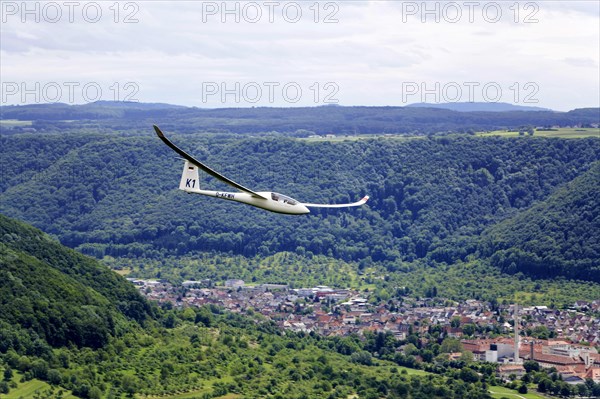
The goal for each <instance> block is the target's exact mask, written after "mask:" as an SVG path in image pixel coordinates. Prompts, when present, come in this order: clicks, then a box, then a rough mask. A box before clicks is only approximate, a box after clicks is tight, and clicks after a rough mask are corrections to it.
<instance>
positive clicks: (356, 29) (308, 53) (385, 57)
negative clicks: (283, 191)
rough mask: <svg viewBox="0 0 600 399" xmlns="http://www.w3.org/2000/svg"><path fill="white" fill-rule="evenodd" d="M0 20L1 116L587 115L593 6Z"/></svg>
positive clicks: (599, 73)
mask: <svg viewBox="0 0 600 399" xmlns="http://www.w3.org/2000/svg"><path fill="white" fill-rule="evenodd" d="M0 6H1V11H2V15H1V18H2V20H1V25H0V79H1V89H2V93H1V99H0V100H1V101H0V105H16V104H34V103H48V102H62V103H68V104H82V103H88V102H93V101H97V100H106V101H113V100H116V101H140V102H161V103H171V104H178V105H185V106H196V107H202V108H221V107H252V106H270V107H296V106H319V105H327V104H339V105H346V106H350V105H365V106H404V105H407V104H411V103H418V102H429V103H443V102H467V101H483V102H506V103H512V104H518V105H525V106H537V107H545V108H550V109H554V110H558V111H568V110H571V109H575V108H583V107H599V106H600V66H599V65H600V2H598V1H520V2H518V1H495V2H494V1H456V2H448V1H414V2H413V1H320V2H317V1H314V0H309V1H275V0H274V1H269V0H267V1H164V2H163V1H154V0H152V1H119V2H117V1H90V2H80V1H75V0H72V1H49V2H45V1H44V2H39V1H29V2H23V1H6V0H2V1H0Z"/></svg>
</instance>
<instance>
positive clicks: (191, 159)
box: [152, 125, 267, 199]
mask: <svg viewBox="0 0 600 399" xmlns="http://www.w3.org/2000/svg"><path fill="white" fill-rule="evenodd" d="M152 126H154V130H155V131H156V134H157V135H158V137H159V138H160V139H161V140H162V141H163V142H164V143H165V144H166V145H168V146H169V147H171V149H172V150H173V151H175V152H176V153H178V154H179V155H181V156H182V157H183V158H185V159H187V160H188V161H189V162H191V163H193V164H194V165H196V166H197V167H198V168H199V169H200V170H202V171H204V172H206V173H207V174H209V175H211V176H212V177H214V178H215V179H219V180H221V181H222V182H225V183H227V184H229V185H230V186H232V187H235V188H237V189H238V190H240V191H243V192H245V193H248V194H252V196H254V197H257V198H262V199H267V198H265V197H264V196H262V195H260V194H258V193H256V192H254V191H252V190H250V189H248V188H246V187H244V186H242V185H241V184H237V183H236V182H234V181H233V180H231V179H228V178H226V177H225V176H223V175H222V174H220V173H219V172H217V171H215V170H213V169H211V168H209V167H208V166H206V165H204V164H203V163H202V162H200V161H198V160H196V159H195V158H194V157H192V156H191V155H190V154H188V153H186V152H185V151H183V150H182V149H181V148H179V147H177V146H176V145H175V144H173V143H172V142H171V141H170V140H169V139H168V138H167V137H166V136H165V135H164V133H163V132H162V131H161V130H160V129H159V128H158V126H156V125H152Z"/></svg>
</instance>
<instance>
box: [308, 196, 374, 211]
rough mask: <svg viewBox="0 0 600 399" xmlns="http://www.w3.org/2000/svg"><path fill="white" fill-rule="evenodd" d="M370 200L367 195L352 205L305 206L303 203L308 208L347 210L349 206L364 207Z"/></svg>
mask: <svg viewBox="0 0 600 399" xmlns="http://www.w3.org/2000/svg"><path fill="white" fill-rule="evenodd" d="M368 200H369V196H368V195H366V196H364V197H363V198H362V199H361V200H360V201H357V202H353V203H351V204H305V203H302V205H304V206H308V207H311V208H346V207H349V206H360V205H363V204H364V203H365V202H367V201H368Z"/></svg>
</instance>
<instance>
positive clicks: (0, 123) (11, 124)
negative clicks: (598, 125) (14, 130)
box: [0, 119, 31, 127]
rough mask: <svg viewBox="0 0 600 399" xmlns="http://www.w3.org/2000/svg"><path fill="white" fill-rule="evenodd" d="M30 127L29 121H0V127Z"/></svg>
mask: <svg viewBox="0 0 600 399" xmlns="http://www.w3.org/2000/svg"><path fill="white" fill-rule="evenodd" d="M15 126H19V127H22V126H31V121H19V120H16V119H4V120H0V127H15Z"/></svg>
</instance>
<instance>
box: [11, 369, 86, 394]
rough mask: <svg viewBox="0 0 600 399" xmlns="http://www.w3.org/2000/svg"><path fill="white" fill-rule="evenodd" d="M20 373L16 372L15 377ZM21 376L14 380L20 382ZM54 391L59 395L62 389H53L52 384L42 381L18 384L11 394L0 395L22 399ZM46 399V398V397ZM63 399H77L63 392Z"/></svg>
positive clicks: (68, 392) (67, 392)
mask: <svg viewBox="0 0 600 399" xmlns="http://www.w3.org/2000/svg"><path fill="white" fill-rule="evenodd" d="M17 375H18V373H17V372H15V376H17ZM19 379H20V376H18V377H15V378H13V381H19ZM53 389H54V393H55V394H56V393H58V391H59V390H60V388H53V387H52V386H50V384H48V383H46V382H44V381H40V380H35V379H34V380H31V381H27V382H23V383H20V382H17V387H16V388H13V389H11V390H10V392H9V393H7V394H3V395H0V397H2V398H3V399H20V398H32V397H33V396H34V395H35V394H36V393H43V392H45V393H48V392H49V391H51V390H53ZM44 397H45V396H44ZM62 398H63V399H77V397H76V396H73V395H72V394H71V392H70V391H64V390H63V395H62Z"/></svg>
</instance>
